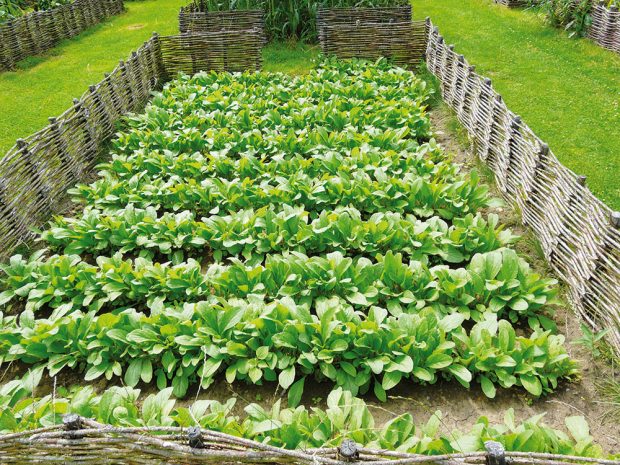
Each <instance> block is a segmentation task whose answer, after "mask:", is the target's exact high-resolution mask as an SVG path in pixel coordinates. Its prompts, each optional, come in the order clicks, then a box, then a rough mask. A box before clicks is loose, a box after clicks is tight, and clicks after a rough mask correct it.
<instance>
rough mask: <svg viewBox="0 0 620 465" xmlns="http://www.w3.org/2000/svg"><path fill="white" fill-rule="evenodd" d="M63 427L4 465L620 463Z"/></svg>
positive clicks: (20, 436) (12, 440) (2, 441)
mask: <svg viewBox="0 0 620 465" xmlns="http://www.w3.org/2000/svg"><path fill="white" fill-rule="evenodd" d="M63 421H64V424H63V425H57V426H52V427H48V428H41V429H38V430H33V431H27V432H23V433H14V434H7V435H4V436H0V458H1V460H2V463H3V464H14V463H19V464H26V463H81V464H99V463H102V461H103V463H111V464H112V463H113V464H115V465H124V464H127V465H129V464H131V465H135V464H149V465H163V464H175V465H177V464H180V463H182V464H184V465H193V464H196V465H197V464H211V463H212V464H223V463H239V464H259V463H267V464H299V465H345V464H346V465H351V464H352V463H359V464H364V465H414V464H426V465H431V464H433V465H446V464H458V465H483V464H484V465H506V464H507V463H510V464H511V465H532V464H535V465H573V464H584V465H585V464H592V465H620V461H616V460H604V459H593V458H585V457H574V456H567V455H555V454H539V453H527V452H506V451H505V450H504V449H503V447H502V446H501V444H499V443H497V442H493V441H488V442H486V443H485V448H486V451H483V452H470V453H462V454H447V455H436V456H428V455H419V454H409V453H405V452H395V451H388V450H372V449H365V448H362V447H359V446H358V445H357V444H355V443H354V442H353V441H351V440H348V439H345V440H343V441H342V443H341V445H340V446H339V447H325V448H320V449H304V450H287V449H281V448H278V447H274V446H270V445H267V444H262V443H259V442H255V441H251V440H248V439H243V438H239V437H236V436H231V435H228V434H224V433H220V432H217V431H210V430H204V429H200V428H199V427H191V428H179V427H134V428H113V427H110V426H105V425H102V424H100V423H97V422H94V421H92V420H88V419H85V418H81V417H78V416H77V415H66V416H65V417H64V419H63Z"/></svg>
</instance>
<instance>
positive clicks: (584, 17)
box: [538, 0, 613, 37]
mask: <svg viewBox="0 0 620 465" xmlns="http://www.w3.org/2000/svg"><path fill="white" fill-rule="evenodd" d="M612 1H613V0H612ZM538 4H539V5H540V6H541V7H542V9H543V11H544V12H545V14H546V16H547V20H548V21H549V23H550V24H551V25H552V26H555V27H562V28H564V29H566V30H567V31H570V35H571V36H578V37H583V36H585V35H587V33H588V30H589V28H590V26H591V24H592V17H591V14H590V13H591V9H592V0H542V1H541V2H539V3H538Z"/></svg>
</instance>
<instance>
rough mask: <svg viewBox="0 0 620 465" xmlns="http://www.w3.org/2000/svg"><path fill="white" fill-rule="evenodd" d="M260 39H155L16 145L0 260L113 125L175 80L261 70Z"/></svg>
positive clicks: (0, 173) (53, 207)
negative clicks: (211, 73) (209, 73)
mask: <svg viewBox="0 0 620 465" xmlns="http://www.w3.org/2000/svg"><path fill="white" fill-rule="evenodd" d="M261 37H262V32H261V31H259V30H249V31H234V32H231V31H229V32H216V33H209V34H200V35H182V36H169V37H159V36H157V35H155V36H153V37H152V38H151V39H150V40H149V41H148V42H146V43H145V44H144V45H143V46H142V47H140V49H139V50H138V51H137V52H134V53H133V54H132V55H131V57H130V58H129V59H128V60H127V61H125V62H120V63H119V65H118V66H117V67H116V68H115V69H114V71H112V72H111V73H110V74H106V76H105V78H104V79H103V80H102V81H101V82H99V83H98V84H97V85H94V86H91V87H90V88H89V90H88V91H87V92H86V93H85V94H84V95H83V96H82V98H81V99H79V100H77V99H76V100H74V104H73V106H71V107H70V108H69V109H68V110H67V111H65V112H64V113H63V114H62V115H60V116H59V117H58V118H50V124H49V125H48V126H47V127H45V128H44V129H42V130H41V131H39V132H37V133H35V134H33V135H31V136H29V137H28V138H26V139H23V140H18V141H17V144H16V145H15V146H14V147H13V148H11V149H10V150H9V151H8V153H7V154H6V155H5V156H4V157H3V158H2V160H1V161H0V243H2V249H1V251H0V258H1V259H5V258H6V257H8V256H10V255H11V253H12V252H13V251H14V250H15V248H16V247H17V246H18V245H19V244H20V243H24V242H30V241H31V240H32V239H33V237H34V233H33V231H32V230H33V228H35V227H40V226H41V225H42V224H43V223H44V222H45V221H47V220H48V219H49V218H50V217H51V215H53V214H56V213H58V212H59V211H60V210H61V209H62V205H63V204H64V202H65V200H66V192H67V190H68V189H69V188H71V187H72V186H74V185H75V184H76V183H77V182H80V181H83V180H84V179H85V178H86V177H87V175H88V173H89V172H90V171H91V170H92V168H93V167H94V165H95V164H96V162H97V158H98V156H99V154H100V151H101V147H102V144H103V142H104V141H106V140H107V139H109V138H110V137H112V136H113V134H114V132H115V122H116V121H117V120H119V119H120V118H121V117H122V116H123V115H125V114H126V113H129V112H134V111H139V110H141V109H142V108H144V106H145V104H146V102H147V100H148V99H149V97H150V94H151V92H152V91H154V90H155V89H157V88H159V87H161V85H162V83H163V82H165V81H167V80H169V79H171V78H173V77H175V76H176V75H177V74H178V73H179V72H184V73H187V74H194V73H196V72H198V71H208V70H218V71H243V70H248V69H249V70H258V69H260V66H261V47H262V39H261Z"/></svg>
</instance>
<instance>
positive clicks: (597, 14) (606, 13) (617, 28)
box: [588, 1, 620, 53]
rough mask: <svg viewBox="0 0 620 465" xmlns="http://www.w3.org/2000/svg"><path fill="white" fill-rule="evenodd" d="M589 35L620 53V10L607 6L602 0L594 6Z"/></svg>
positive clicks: (602, 45)
mask: <svg viewBox="0 0 620 465" xmlns="http://www.w3.org/2000/svg"><path fill="white" fill-rule="evenodd" d="M588 37H589V38H590V39H592V40H593V41H595V42H596V43H597V44H599V45H600V46H601V47H604V48H607V49H609V50H613V51H614V52H617V53H620V10H618V7H616V6H615V5H614V6H611V7H610V8H607V7H606V6H605V2H604V1H601V2H600V3H598V4H597V5H594V6H593V7H592V25H591V26H590V30H589V31H588Z"/></svg>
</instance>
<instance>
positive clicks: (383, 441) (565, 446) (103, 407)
mask: <svg viewBox="0 0 620 465" xmlns="http://www.w3.org/2000/svg"><path fill="white" fill-rule="evenodd" d="M41 377H42V370H41V369H38V370H32V371H31V372H29V373H28V374H27V375H26V376H25V377H24V378H23V379H20V380H15V381H11V382H9V383H7V384H5V385H4V386H2V388H0V410H1V411H2V413H1V414H0V432H2V433H8V432H14V431H22V430H27V429H32V428H36V427H40V426H52V425H56V424H59V423H60V422H61V418H62V415H63V414H66V413H75V414H78V415H80V416H82V417H84V418H91V419H94V420H95V421H98V422H100V423H103V424H109V425H113V426H121V427H122V426H129V427H131V426H181V427H190V426H200V427H202V428H204V429H209V430H213V431H220V432H223V433H226V434H230V435H233V436H237V437H242V438H246V439H251V440H255V441H259V442H261V443H264V444H270V445H272V446H276V447H283V448H287V449H310V448H319V447H335V446H339V445H340V444H341V443H342V441H343V440H344V439H347V438H348V439H352V440H354V441H356V442H357V443H358V444H361V445H363V446H365V447H369V448H374V449H387V450H396V451H400V452H409V453H415V454H427V455H441V454H449V453H460V452H475V451H480V450H484V443H485V442H486V441H489V440H494V441H498V442H500V443H501V444H502V445H503V446H504V448H505V449H506V450H508V451H525V452H541V453H552V454H566V455H573V456H583V457H601V456H603V452H602V450H601V448H600V447H599V446H598V445H597V444H596V443H595V442H594V439H593V438H592V436H591V435H590V429H589V426H588V424H587V422H586V420H585V418H584V417H582V416H572V417H568V418H566V420H565V425H566V431H562V430H558V429H553V428H551V427H549V426H547V425H545V423H544V415H538V416H535V417H532V418H529V419H527V420H525V421H523V422H522V423H517V422H516V421H515V414H514V411H513V410H512V409H509V410H508V411H507V412H506V414H505V415H504V422H503V423H499V424H492V423H491V422H490V421H489V420H488V419H487V418H486V417H480V418H479V419H478V421H477V422H476V423H475V424H474V426H473V427H472V428H471V429H470V430H469V431H465V432H462V431H459V430H453V431H448V430H447V428H446V427H445V425H444V421H443V416H442V413H441V412H440V411H436V412H435V413H433V414H432V415H431V416H430V417H429V419H428V421H427V422H426V423H424V424H419V423H416V421H415V419H414V418H413V416H412V415H411V414H409V413H405V414H402V415H399V416H397V417H395V418H393V419H392V420H390V421H388V422H387V423H385V424H383V425H379V424H378V422H377V420H375V418H374V416H373V414H372V412H371V408H372V406H371V405H367V404H366V403H365V402H364V401H363V400H362V399H359V398H356V397H354V396H353V395H352V394H351V393H350V392H347V391H344V390H342V389H335V390H334V391H332V392H331V393H330V394H329V396H328V397H327V400H326V404H327V405H326V408H324V409H322V408H318V407H312V408H306V407H304V406H299V407H296V408H290V407H289V408H285V407H283V406H282V405H281V401H280V400H277V401H275V402H274V403H273V405H272V406H270V407H269V408H265V407H264V406H262V405H259V404H256V403H252V404H249V405H246V406H245V407H244V408H243V412H244V413H243V415H238V414H237V415H235V414H233V409H234V408H235V406H236V404H237V400H236V399H235V398H232V399H230V400H228V401H226V402H223V403H222V402H218V401H214V400H197V401H195V402H194V403H193V404H192V405H191V406H189V407H182V406H177V403H176V400H175V399H174V398H173V397H172V392H171V389H170V388H167V389H164V390H162V391H160V392H158V393H157V394H149V395H148V396H141V395H140V394H141V393H140V390H139V389H132V388H129V387H112V388H109V389H107V390H105V391H104V392H102V393H101V394H96V393H95V391H94V390H93V388H92V387H89V386H86V387H73V388H70V389H66V388H59V389H58V393H57V394H56V395H53V394H49V395H46V396H43V397H36V396H35V395H34V392H35V388H36V387H37V384H38V383H39V381H40V379H41Z"/></svg>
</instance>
